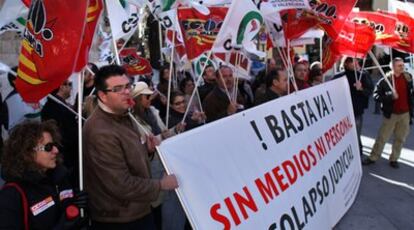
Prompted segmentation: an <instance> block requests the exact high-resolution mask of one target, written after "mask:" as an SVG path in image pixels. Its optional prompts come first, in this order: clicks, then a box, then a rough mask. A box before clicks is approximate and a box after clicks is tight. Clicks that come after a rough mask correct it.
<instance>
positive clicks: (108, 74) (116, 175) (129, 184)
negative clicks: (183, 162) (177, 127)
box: [83, 65, 178, 230]
mask: <svg viewBox="0 0 414 230" xmlns="http://www.w3.org/2000/svg"><path fill="white" fill-rule="evenodd" d="M95 88H96V91H97V98H98V107H97V108H96V109H95V111H94V112H93V114H92V115H91V116H90V117H89V118H88V120H87V121H86V123H85V125H84V127H83V137H84V143H83V147H84V169H85V174H84V178H85V190H86V191H87V192H88V194H89V197H90V205H89V210H90V216H91V219H92V229H100V230H101V229H104V230H105V229H155V224H154V217H153V214H152V211H151V202H153V201H155V200H156V199H157V198H158V196H159V194H160V191H162V190H173V189H175V188H177V187H178V183H177V180H176V178H175V176H174V175H164V176H163V177H162V178H161V179H153V178H151V168H150V164H149V155H150V154H151V153H153V152H154V151H155V140H154V138H153V137H151V136H150V135H148V137H146V138H145V139H146V141H145V143H143V142H141V140H142V138H141V137H142V135H140V133H139V131H138V129H137V127H136V124H135V123H134V122H133V120H132V119H131V118H130V117H129V115H128V109H129V108H130V107H131V99H132V98H131V95H130V93H131V84H130V81H129V79H128V77H127V76H126V75H125V70H124V69H123V68H122V67H120V66H118V65H109V66H104V67H102V68H100V69H99V70H98V72H97V73H96V76H95Z"/></svg>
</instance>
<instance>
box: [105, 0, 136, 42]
mask: <svg viewBox="0 0 414 230" xmlns="http://www.w3.org/2000/svg"><path fill="white" fill-rule="evenodd" d="M106 8H107V9H108V18H109V23H110V25H111V31H112V36H113V37H114V38H115V39H120V38H123V37H129V36H131V35H132V34H133V33H134V32H135V30H136V29H137V28H138V20H139V18H138V8H137V7H136V6H135V5H131V4H129V3H126V2H124V5H123V4H121V1H119V0H111V1H106Z"/></svg>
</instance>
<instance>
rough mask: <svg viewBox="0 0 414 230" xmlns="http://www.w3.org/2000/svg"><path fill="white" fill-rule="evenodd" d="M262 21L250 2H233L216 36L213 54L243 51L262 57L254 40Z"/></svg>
mask: <svg viewBox="0 0 414 230" xmlns="http://www.w3.org/2000/svg"><path fill="white" fill-rule="evenodd" d="M263 23H264V19H263V17H262V15H261V13H260V11H259V10H258V9H257V7H256V5H254V3H253V2H252V1H251V0H238V1H233V2H232V4H231V6H230V9H229V11H228V13H227V15H226V18H225V19H224V22H223V25H222V26H221V29H220V31H219V33H218V34H217V38H216V41H215V43H214V45H213V48H212V50H213V52H217V53H226V52H231V51H237V50H243V51H246V52H247V53H251V54H256V55H258V56H264V53H263V52H260V51H258V50H257V49H256V45H255V44H254V41H253V40H254V38H255V37H256V35H257V34H258V33H259V31H260V27H261V25H262V24H263Z"/></svg>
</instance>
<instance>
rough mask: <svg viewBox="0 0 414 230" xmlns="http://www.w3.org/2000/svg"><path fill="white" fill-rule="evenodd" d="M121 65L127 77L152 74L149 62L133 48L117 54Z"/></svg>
mask: <svg viewBox="0 0 414 230" xmlns="http://www.w3.org/2000/svg"><path fill="white" fill-rule="evenodd" d="M119 57H120V59H121V64H122V66H123V67H124V68H125V70H126V71H127V73H128V75H130V76H133V75H145V74H150V73H152V67H151V64H150V63H149V61H148V60H147V59H145V58H143V57H140V56H139V55H138V54H137V50H136V49H135V48H126V49H123V50H121V52H119Z"/></svg>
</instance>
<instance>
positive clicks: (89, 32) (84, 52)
mask: <svg viewBox="0 0 414 230" xmlns="http://www.w3.org/2000/svg"><path fill="white" fill-rule="evenodd" d="M102 9H103V3H102V0H89V5H88V9H87V15H86V27H85V32H84V33H83V39H82V45H81V47H80V50H79V56H78V63H76V67H75V72H79V71H81V70H82V69H83V67H85V66H86V64H88V59H89V49H90V48H91V45H92V40H93V36H94V35H95V31H96V25H97V24H98V21H99V16H100V15H101V12H102Z"/></svg>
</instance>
